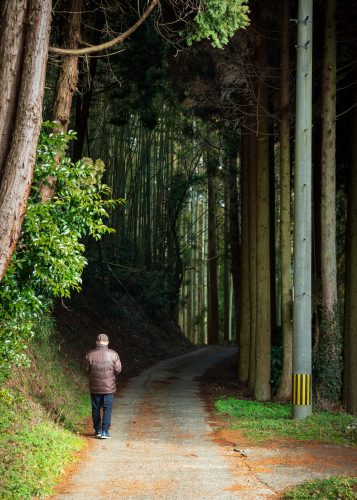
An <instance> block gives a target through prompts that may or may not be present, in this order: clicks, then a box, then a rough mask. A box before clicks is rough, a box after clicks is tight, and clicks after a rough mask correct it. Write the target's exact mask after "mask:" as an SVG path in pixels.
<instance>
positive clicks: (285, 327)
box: [278, 0, 293, 400]
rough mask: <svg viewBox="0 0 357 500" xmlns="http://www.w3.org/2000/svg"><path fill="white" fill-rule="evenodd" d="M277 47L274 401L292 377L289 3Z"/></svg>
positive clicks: (287, 392)
mask: <svg viewBox="0 0 357 500" xmlns="http://www.w3.org/2000/svg"><path fill="white" fill-rule="evenodd" d="M280 33H281V45H280V80H281V90H280V252H281V278H280V279H281V326H282V331H283V369H282V373H281V378H280V382H279V389H278V399H280V400H282V399H283V400H286V399H290V398H291V374H292V341H293V329H292V317H291V313H292V297H291V289H292V284H291V221H290V129H289V127H290V109H289V0H283V1H282V5H281V28H280Z"/></svg>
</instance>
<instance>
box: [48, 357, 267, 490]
mask: <svg viewBox="0 0 357 500" xmlns="http://www.w3.org/2000/svg"><path fill="white" fill-rule="evenodd" d="M233 353H234V350H233V348H231V347H223V348H222V347H220V348H218V347H207V348H203V349H199V350H197V351H194V352H190V353H188V354H185V355H182V356H179V357H176V358H172V359H168V360H164V361H162V362H160V363H158V364H157V365H155V366H153V367H151V368H149V369H148V370H146V371H145V372H143V373H142V374H141V375H139V376H138V377H136V378H134V379H132V380H131V381H130V383H129V384H128V386H127V387H126V388H125V389H124V390H123V391H122V394H121V397H119V398H117V399H116V401H115V403H114V409H113V418H112V428H111V435H112V439H111V440H96V441H95V446H94V447H93V448H92V450H91V452H90V454H89V456H88V458H87V460H86V461H85V463H83V464H82V465H81V467H80V468H79V470H78V471H77V473H76V474H75V475H74V476H73V477H72V479H71V481H70V483H69V484H68V486H67V487H66V491H65V492H64V493H62V494H61V495H59V496H57V498H61V499H76V500H77V499H78V500H79V499H86V500H91V499H100V498H111V499H129V498H135V499H150V500H154V499H155V500H156V499H170V500H171V499H180V500H191V499H200V500H202V499H221V498H222V499H229V498H244V499H249V498H252V499H259V498H270V496H271V495H272V496H275V494H274V491H273V490H272V489H270V488H269V487H268V486H267V485H266V484H264V483H263V482H261V481H260V480H259V479H258V478H257V477H256V476H254V475H252V474H251V473H250V474H247V475H246V476H245V477H244V478H242V477H240V480H239V485H237V477H235V472H234V469H233V468H232V462H231V460H230V458H229V457H228V456H225V454H224V451H222V448H221V447H220V446H219V445H216V444H215V443H214V442H213V441H212V440H211V439H210V437H209V434H210V432H211V430H212V429H211V428H210V427H209V423H208V421H207V420H208V415H207V412H206V411H205V408H204V403H203V402H202V401H201V400H200V397H199V383H198V381H196V377H198V376H199V375H202V374H203V373H204V372H205V371H206V369H207V368H208V367H209V366H211V365H213V364H215V363H217V362H218V361H220V360H222V359H224V358H225V357H228V356H231V355H232V354H233ZM241 472H242V471H241ZM247 482H248V484H245V485H244V483H247ZM241 487H242V490H244V491H239V489H240V488H241ZM247 489H248V490H249V494H247Z"/></svg>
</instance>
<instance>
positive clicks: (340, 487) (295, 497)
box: [283, 477, 357, 500]
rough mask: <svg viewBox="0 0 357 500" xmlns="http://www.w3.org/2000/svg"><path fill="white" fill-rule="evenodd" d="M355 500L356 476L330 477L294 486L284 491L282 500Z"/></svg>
mask: <svg viewBox="0 0 357 500" xmlns="http://www.w3.org/2000/svg"><path fill="white" fill-rule="evenodd" d="M310 498H311V499H319V500H335V499H339V500H355V499H356V498H357V478H351V477H330V478H328V479H322V480H318V481H310V482H308V483H304V484H301V485H299V486H296V487H295V488H293V489H292V490H290V491H287V492H286V493H284V496H283V500H302V499H310Z"/></svg>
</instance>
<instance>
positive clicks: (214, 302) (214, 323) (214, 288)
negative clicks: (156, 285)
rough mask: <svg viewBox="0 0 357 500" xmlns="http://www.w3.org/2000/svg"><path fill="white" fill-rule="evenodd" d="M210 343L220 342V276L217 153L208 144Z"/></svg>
mask: <svg viewBox="0 0 357 500" xmlns="http://www.w3.org/2000/svg"><path fill="white" fill-rule="evenodd" d="M208 148H209V149H208V154H207V176H208V332H207V333H208V343H209V344H218V338H219V319H218V278H217V234H216V228H217V221H216V186H215V178H216V169H217V165H216V161H217V159H216V154H215V153H214V152H213V151H211V150H210V148H211V147H210V146H208Z"/></svg>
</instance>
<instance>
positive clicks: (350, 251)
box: [344, 71, 357, 415]
mask: <svg viewBox="0 0 357 500" xmlns="http://www.w3.org/2000/svg"><path fill="white" fill-rule="evenodd" d="M354 75H355V77H354V78H355V79H354V81H355V82H356V78H357V71H355V72H354ZM356 99H357V85H356V83H355V86H354V100H353V101H352V102H356ZM351 113H352V118H351V125H352V126H351V146H350V148H351V149H350V154H351V157H350V162H349V175H348V201H347V231H346V233H347V240H346V284H345V336H344V403H345V406H346V409H347V410H348V411H350V412H351V413H353V414H354V415H357V363H356V359H357V329H356V325H357V141H356V137H357V108H356V107H355V108H354V109H353V110H352V112H351Z"/></svg>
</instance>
